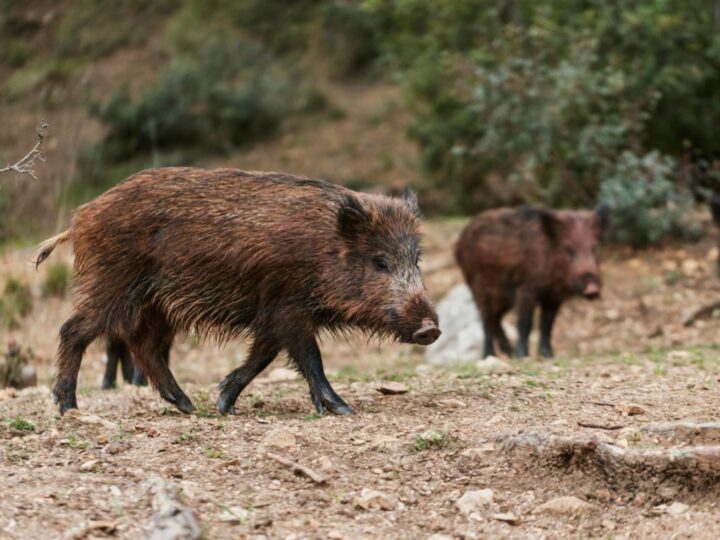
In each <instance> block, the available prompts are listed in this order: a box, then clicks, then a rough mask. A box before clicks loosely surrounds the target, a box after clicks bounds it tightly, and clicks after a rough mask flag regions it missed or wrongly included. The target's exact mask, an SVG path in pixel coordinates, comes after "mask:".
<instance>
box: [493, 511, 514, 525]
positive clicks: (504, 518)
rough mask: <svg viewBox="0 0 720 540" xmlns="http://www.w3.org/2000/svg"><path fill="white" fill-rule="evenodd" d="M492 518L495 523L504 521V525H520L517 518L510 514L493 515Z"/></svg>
mask: <svg viewBox="0 0 720 540" xmlns="http://www.w3.org/2000/svg"><path fill="white" fill-rule="evenodd" d="M492 518H493V519H494V520H497V521H504V522H505V523H509V524H510V525H517V524H518V523H520V520H519V519H518V517H517V516H516V515H515V514H513V513H512V512H503V513H500V514H493V515H492Z"/></svg>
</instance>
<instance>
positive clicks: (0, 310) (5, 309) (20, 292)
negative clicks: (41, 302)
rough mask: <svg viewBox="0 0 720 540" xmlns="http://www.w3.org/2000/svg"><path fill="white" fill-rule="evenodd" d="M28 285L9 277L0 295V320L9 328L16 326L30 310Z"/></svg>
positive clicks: (31, 302)
mask: <svg viewBox="0 0 720 540" xmlns="http://www.w3.org/2000/svg"><path fill="white" fill-rule="evenodd" d="M32 305H33V301H32V293H31V292H30V287H28V286H27V285H26V284H25V283H23V282H22V281H20V280H19V279H17V278H14V277H9V278H8V279H7V281H6V282H5V289H4V290H3V294H2V296H0V322H2V324H3V326H5V327H6V328H8V329H9V330H13V329H15V328H17V327H18V325H19V324H20V321H21V320H22V319H23V318H24V317H25V316H27V315H28V314H29V313H30V311H31V310H32Z"/></svg>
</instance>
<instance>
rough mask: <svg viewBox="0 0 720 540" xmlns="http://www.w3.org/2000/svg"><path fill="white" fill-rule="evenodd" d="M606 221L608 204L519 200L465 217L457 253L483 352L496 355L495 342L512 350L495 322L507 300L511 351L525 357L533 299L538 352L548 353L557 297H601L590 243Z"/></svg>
mask: <svg viewBox="0 0 720 540" xmlns="http://www.w3.org/2000/svg"><path fill="white" fill-rule="evenodd" d="M608 222H609V209H608V208H607V207H606V206H600V207H598V208H597V209H596V210H595V211H594V212H589V211H578V212H571V211H553V210H548V209H536V208H529V207H523V208H516V209H513V208H501V209H496V210H489V211H486V212H482V213H480V214H478V215H477V216H475V217H474V218H473V219H472V220H471V221H470V222H469V223H468V224H467V226H466V227H465V229H463V231H462V233H461V234H460V239H459V240H458V243H457V245H456V246H455V257H456V259H457V262H458V264H459V265H460V268H461V269H462V272H463V274H464V276H465V280H466V281H467V284H468V286H469V287H470V289H471V290H472V293H473V297H474V299H475V303H476V304H477V307H478V310H479V311H480V316H481V318H482V322H483V329H484V331H485V349H484V355H485V356H489V355H494V354H495V348H494V344H493V342H494V341H497V343H498V345H499V347H500V349H501V350H502V351H503V352H504V353H505V354H507V355H512V353H513V350H512V347H511V345H510V342H509V340H508V338H507V336H506V335H505V332H504V331H503V328H502V325H501V321H502V317H503V316H504V315H505V313H507V312H508V311H509V310H510V309H511V308H512V307H513V306H516V309H517V316H518V323H517V324H518V335H519V341H518V347H517V354H518V356H521V357H522V356H527V355H528V339H529V336H530V331H531V330H532V326H533V316H534V311H535V306H537V305H539V306H540V310H541V317H540V346H539V354H540V355H541V356H544V357H547V358H550V357H552V356H553V349H552V344H551V334H552V328H553V323H554V322H555V317H556V316H557V314H558V311H559V309H560V306H561V305H562V303H563V302H564V301H565V300H567V299H568V298H570V297H571V296H583V297H585V298H588V299H594V298H597V297H598V296H600V289H601V280H600V268H599V263H598V259H597V251H596V250H597V246H598V243H599V241H600V239H601V237H602V233H603V232H604V230H605V229H606V228H607V226H608Z"/></svg>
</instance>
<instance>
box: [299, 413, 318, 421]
mask: <svg viewBox="0 0 720 540" xmlns="http://www.w3.org/2000/svg"><path fill="white" fill-rule="evenodd" d="M321 418H322V414H318V413H316V412H312V413H310V414H306V415H305V416H303V420H305V421H307V422H314V421H315V420H320V419H321Z"/></svg>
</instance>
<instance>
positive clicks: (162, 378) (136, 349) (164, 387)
mask: <svg viewBox="0 0 720 540" xmlns="http://www.w3.org/2000/svg"><path fill="white" fill-rule="evenodd" d="M172 339H173V332H172V329H171V328H170V326H169V325H168V324H167V321H166V320H165V317H164V316H163V314H162V313H160V312H159V311H157V310H154V309H146V310H145V312H144V313H143V315H142V316H141V319H140V321H139V324H138V326H137V328H136V330H135V332H133V335H132V337H131V339H130V340H129V345H130V350H131V351H132V354H133V358H134V360H135V363H136V365H137V367H139V368H140V370H141V371H142V372H143V373H144V374H145V375H146V376H147V378H148V380H149V381H150V384H152V385H153V387H154V388H156V389H157V390H158V392H160V397H162V398H163V399H164V400H165V401H169V402H170V403H172V404H173V405H175V407H177V408H178V410H180V411H181V412H184V413H186V414H189V413H191V412H192V411H193V410H194V409H195V407H193V404H192V402H191V401H190V398H188V397H187V395H185V392H183V391H182V389H181V388H180V386H178V383H177V381H176V380H175V377H173V374H172V372H171V371H170V368H169V367H168V365H167V362H166V358H165V357H164V352H165V351H166V350H167V348H168V347H169V345H170V344H171V343H172Z"/></svg>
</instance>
